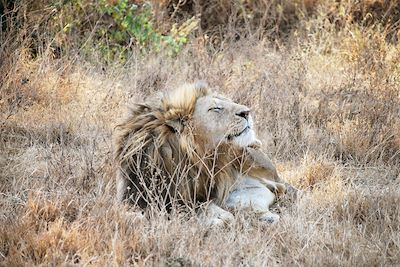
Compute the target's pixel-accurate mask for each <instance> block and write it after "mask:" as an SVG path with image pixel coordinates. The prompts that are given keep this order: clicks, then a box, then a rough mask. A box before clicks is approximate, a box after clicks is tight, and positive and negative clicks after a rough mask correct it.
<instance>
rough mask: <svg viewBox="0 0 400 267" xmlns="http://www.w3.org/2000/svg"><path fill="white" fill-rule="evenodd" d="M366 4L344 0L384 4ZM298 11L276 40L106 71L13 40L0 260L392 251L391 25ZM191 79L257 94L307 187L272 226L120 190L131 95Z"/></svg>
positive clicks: (277, 152) (396, 195)
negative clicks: (168, 208)
mask: <svg viewBox="0 0 400 267" xmlns="http://www.w3.org/2000/svg"><path fill="white" fill-rule="evenodd" d="M222 2H223V1H217V2H216V3H217V4H218V5H219V4H221V3H222ZM283 2H285V1H283ZM296 2H301V1H296ZM308 2H310V3H312V2H318V1H304V5H305V6H304V7H303V8H306V9H307V10H308V11H307V12H311V13H312V12H316V11H315V10H314V9H311V6H312V5H311V4H310V5H309V6H308V4H307V3H308ZM328 2H329V1H326V3H327V4H326V5H322V6H320V9H319V10H320V11H321V10H322V11H323V10H325V9H324V8H327V7H328V6H329V3H328ZM365 2H368V3H370V2H376V5H384V4H385V3H386V2H385V3H383V2H384V1H365ZM388 2H390V1H388ZM274 3H275V2H274ZM390 3H391V2H390ZM217 4H216V5H217ZM340 5H342V6H343V5H344V4H343V3H341V4H340ZM340 5H339V7H340ZM371 6H372V4H371V5H365V6H364V7H363V6H362V5H361V4H357V5H350V7H351V8H353V9H352V10H353V11H351V9H350V8H349V9H345V12H350V13H351V12H356V11H357V10H359V11H360V12H361V13H360V14H362V12H367V11H368V10H370V11H371V10H372V11H374V12H378V11H377V10H378V9H368V8H372V7H371ZM339 7H337V6H335V8H339ZM367 7H368V8H367ZM210 10H211V9H210ZM303 10H304V9H303ZM211 11H212V10H211ZM211 11H210V12H211ZM179 12H183V11H182V10H181V11H179ZM179 12H178V13H177V14H178V15H179V14H181V13H179ZM285 12H288V11H285ZM311 13H310V14H311ZM182 14H183V13H182ZM288 14H289V13H288ZM312 14H314V13H312ZM325 14H326V13H325ZM352 14H359V13H352ZM389 14H391V16H392V17H393V16H394V15H393V14H394V13H389ZM396 14H397V13H396ZM330 16H332V14H331V15H330ZM360 16H361V15H360ZM295 18H296V20H299V21H298V23H299V24H301V25H303V26H304V27H303V26H302V27H299V28H298V29H297V30H296V31H295V32H290V34H289V33H288V34H289V38H288V39H286V40H285V42H281V43H280V44H278V45H277V42H270V41H269V39H268V38H266V39H253V38H254V37H252V36H246V37H245V38H241V39H240V40H239V41H236V42H233V41H232V40H230V41H229V42H228V41H226V43H224V42H223V43H222V44H220V46H221V47H220V48H218V49H216V48H215V47H213V48H210V47H209V46H207V45H204V44H202V43H201V42H197V41H198V40H195V41H193V43H192V44H191V45H189V46H188V47H187V48H185V50H184V51H182V52H181V53H180V54H179V55H178V56H177V57H175V58H171V57H167V56H163V55H160V54H158V55H152V54H150V55H147V56H137V55H136V56H132V57H131V58H129V59H128V61H127V62H126V64H125V65H124V66H121V65H115V66H114V65H105V66H103V67H104V68H103V69H102V68H101V67H99V64H96V63H90V62H88V61H87V60H84V59H83V58H81V57H80V56H79V55H77V54H73V56H65V57H61V58H60V57H58V58H57V57H55V58H54V57H53V56H51V55H52V54H51V53H50V52H49V51H48V50H46V49H44V52H43V53H42V54H41V53H39V54H38V56H37V57H34V58H32V57H31V55H30V53H27V52H26V50H25V48H24V43H23V42H20V45H21V46H20V47H15V46H13V45H15V44H13V45H11V44H9V45H10V47H11V48H12V51H13V52H12V53H11V52H10V53H9V56H8V57H7V61H5V63H3V65H0V71H1V73H0V74H1V78H0V81H1V85H0V88H1V91H0V111H1V112H0V265H2V266H3V265H4V266H22V265H56V266H58V265H64V266H73V265H74V264H76V265H95V266H111V265H113V266H114V265H115V266H121V265H122V266H125V265H138V266H147V265H167V266H190V265H194V266H219V265H223V266H238V265H243V266H248V265H250V266H260V265H272V266H275V265H279V266H293V265H300V266H397V265H399V264H400V253H399V251H400V229H399V226H400V189H399V188H400V187H399V185H400V120H399V118H400V91H399V88H400V68H399V64H398V62H399V60H400V59H399V55H400V46H399V44H396V42H393V40H394V39H390V42H389V41H388V36H389V35H390V36H391V37H392V38H394V37H393V36H394V35H393V31H394V30H393V28H390V27H389V26H388V27H389V28H383V29H379V27H378V28H377V27H375V28H374V27H361V26H360V25H356V24H351V23H348V22H347V21H345V19H344V17H340V16H336V19H334V20H333V21H332V20H329V19H326V18H327V17H325V16H324V15H323V14H322V15H321V14H320V15H319V16H317V15H315V16H314V15H313V16H311V15H310V17H307V19H306V18H305V17H299V14H297V15H296V17H295ZM338 18H341V20H339V19H338ZM393 18H394V17H393ZM357 19H358V18H357V17H356V16H355V15H354V16H353V20H357ZM269 23H270V22H269ZM282 23H283V22H282ZM365 23H367V22H365ZM368 23H369V24H368V25H370V24H373V22H368ZM342 24H344V26H343V27H344V28H343V29H342V30H337V27H339V26H338V25H342ZM285 25H286V24H285ZM321 27H322V28H321ZM317 29H319V30H317ZM322 29H323V30H322ZM389 33H390V34H389ZM2 36H5V35H2ZM257 38H258V37H257ZM227 40H229V39H227ZM1 48H2V50H1V51H2V53H3V52H4V51H11V50H9V49H11V48H7V47H6V46H2V47H1ZM7 49H8V50H7ZM46 51H47V52H48V53H47V52H46ZM3 55H4V53H3ZM197 79H203V80H206V81H208V82H209V84H211V85H212V86H215V87H216V88H218V89H219V90H220V91H221V92H223V93H225V94H226V95H228V96H229V97H231V98H233V99H234V100H236V101H239V102H241V103H244V104H247V105H249V106H251V107H252V110H253V113H254V115H255V120H256V125H257V127H258V132H259V135H260V138H261V139H262V140H263V142H264V144H263V146H264V149H265V150H266V151H267V152H268V153H269V154H270V155H271V156H272V158H273V159H274V161H275V163H276V164H277V167H278V170H279V173H280V174H281V175H282V177H283V178H284V179H286V180H287V181H289V182H290V183H292V184H293V185H295V186H297V187H299V188H301V189H302V190H303V194H302V195H301V197H300V198H299V199H298V200H297V201H295V202H294V203H290V202H289V201H287V200H286V199H282V200H281V201H280V202H278V203H277V204H276V207H275V209H276V211H277V212H279V213H280V214H281V217H282V221H281V222H280V223H279V224H277V225H273V226H265V225H262V224H259V223H258V222H257V221H256V220H255V219H254V218H248V217H246V216H244V215H242V214H239V215H238V216H237V220H236V222H235V223H234V224H233V225H231V226H229V227H227V228H224V229H207V228H205V227H203V226H201V225H200V224H199V223H198V222H197V220H196V218H195V217H193V216H191V215H185V214H181V213H178V214H174V215H173V216H169V217H168V216H167V215H165V214H162V213H160V212H154V211H152V212H150V211H149V212H145V213H142V212H141V211H139V210H137V209H136V208H134V207H127V206H122V205H119V204H115V203H114V196H115V182H114V172H113V163H112V156H111V151H112V142H111V136H112V133H113V130H114V127H115V125H116V123H117V122H118V118H119V117H120V116H121V114H123V112H124V111H125V108H126V105H127V104H128V103H130V102H133V101H135V102H137V101H139V102H140V101H142V100H143V99H144V98H145V97H147V96H148V95H150V94H153V93H156V92H159V91H164V90H168V89H169V88H173V87H175V86H177V85H179V84H181V83H182V82H186V81H188V82H191V81H194V80H197Z"/></svg>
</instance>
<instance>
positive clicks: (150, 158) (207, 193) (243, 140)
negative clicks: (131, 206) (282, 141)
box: [116, 83, 259, 206]
mask: <svg viewBox="0 0 400 267" xmlns="http://www.w3.org/2000/svg"><path fill="white" fill-rule="evenodd" d="M118 129H119V134H118V135H117V139H116V161H117V165H118V178H117V179H118V188H117V191H118V198H119V199H120V200H123V199H127V198H128V199H131V200H133V201H137V202H138V203H139V204H140V205H141V206H146V204H147V203H148V202H153V201H154V200H155V199H156V198H159V197H160V196H161V197H162V201H161V202H162V203H161V204H163V205H164V204H166V205H169V204H171V203H173V202H174V200H184V201H191V202H198V201H200V202H201V201H205V200H207V199H210V198H213V199H215V200H216V201H217V202H218V201H222V200H223V199H224V197H226V195H227V193H228V192H229V190H230V188H231V186H232V184H233V183H234V181H235V177H237V170H238V169H239V167H238V166H237V164H239V162H240V157H241V155H243V154H244V152H245V148H246V147H249V146H252V147H254V146H258V145H259V141H258V140H257V138H256V135H255V133H254V130H253V121H252V118H251V115H250V109H249V108H248V107H246V106H243V105H239V104H237V103H234V102H233V101H231V100H229V99H227V98H225V97H222V96H220V95H218V94H215V93H214V92H213V91H212V90H211V89H210V88H209V87H208V86H207V85H205V84H203V83H197V84H189V85H185V86H183V87H181V88H178V89H176V90H174V91H172V92H170V93H167V94H166V95H164V96H162V97H161V98H158V99H156V100H153V101H148V102H147V103H145V104H137V105H135V106H134V107H133V109H132V111H131V113H130V115H129V117H128V119H127V120H126V121H125V122H124V123H122V124H120V125H119V127H118Z"/></svg>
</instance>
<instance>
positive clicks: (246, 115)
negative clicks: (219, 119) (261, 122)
mask: <svg viewBox="0 0 400 267" xmlns="http://www.w3.org/2000/svg"><path fill="white" fill-rule="evenodd" d="M249 114H250V110H249V109H245V110H241V111H239V112H237V113H236V115H237V116H239V117H242V118H245V119H246V120H247V119H248V118H249Z"/></svg>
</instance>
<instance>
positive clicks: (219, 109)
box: [208, 107, 224, 112]
mask: <svg viewBox="0 0 400 267" xmlns="http://www.w3.org/2000/svg"><path fill="white" fill-rule="evenodd" d="M223 109H224V108H223V107H212V108H209V109H208V111H214V112H221V111H222V110H223Z"/></svg>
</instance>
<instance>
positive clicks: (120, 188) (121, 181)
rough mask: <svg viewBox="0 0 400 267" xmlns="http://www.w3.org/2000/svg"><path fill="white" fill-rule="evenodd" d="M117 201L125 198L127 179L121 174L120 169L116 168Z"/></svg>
mask: <svg viewBox="0 0 400 267" xmlns="http://www.w3.org/2000/svg"><path fill="white" fill-rule="evenodd" d="M116 178H117V201H118V202H122V201H124V200H125V197H126V192H127V191H128V189H127V187H128V181H127V180H126V178H125V177H124V175H123V174H122V171H121V170H117V177H116Z"/></svg>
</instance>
